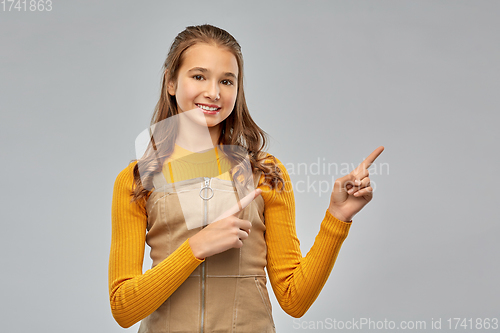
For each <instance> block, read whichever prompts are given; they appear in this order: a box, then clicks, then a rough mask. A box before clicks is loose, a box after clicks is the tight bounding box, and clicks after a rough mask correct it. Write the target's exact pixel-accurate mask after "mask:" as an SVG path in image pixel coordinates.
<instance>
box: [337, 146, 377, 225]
mask: <svg viewBox="0 0 500 333" xmlns="http://www.w3.org/2000/svg"><path fill="white" fill-rule="evenodd" d="M383 151H384V147H383V146H380V147H378V148H377V149H375V150H374V151H373V152H372V153H371V154H370V155H369V156H368V157H367V158H366V159H365V160H364V161H363V162H361V164H360V165H358V167H357V168H356V169H354V170H353V171H352V172H351V173H350V174H348V175H346V176H344V177H342V178H339V179H337V180H335V184H334V186H333V191H332V195H331V197H330V206H329V207H328V210H329V211H330V213H331V214H332V215H333V216H335V217H336V218H337V219H339V220H341V221H346V222H347V221H351V220H352V217H353V216H354V215H356V214H357V213H358V212H359V211H360V210H361V209H362V208H363V207H364V206H365V205H366V204H367V203H368V202H370V200H371V199H372V197H373V189H372V187H371V186H370V178H368V175H369V172H368V168H369V167H370V165H372V163H373V162H374V161H375V159H376V158H377V157H378V156H379V155H380V154H381V153H382V152H383Z"/></svg>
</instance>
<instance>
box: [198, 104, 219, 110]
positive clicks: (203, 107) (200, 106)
mask: <svg viewBox="0 0 500 333" xmlns="http://www.w3.org/2000/svg"><path fill="white" fill-rule="evenodd" d="M196 105H197V106H198V107H199V108H200V109H203V110H207V111H217V109H218V108H211V107H209V106H205V105H201V104H196Z"/></svg>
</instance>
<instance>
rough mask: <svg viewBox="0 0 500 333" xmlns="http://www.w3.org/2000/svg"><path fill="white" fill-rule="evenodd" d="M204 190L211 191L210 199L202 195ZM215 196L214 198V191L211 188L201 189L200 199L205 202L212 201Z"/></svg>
mask: <svg viewBox="0 0 500 333" xmlns="http://www.w3.org/2000/svg"><path fill="white" fill-rule="evenodd" d="M203 190H210V191H211V193H210V196H209V197H205V196H203V194H202V193H201V191H203ZM213 196H214V190H213V189H212V188H211V187H202V188H201V189H200V197H201V198H202V199H203V200H210V199H212V197H213Z"/></svg>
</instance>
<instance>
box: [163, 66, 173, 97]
mask: <svg viewBox="0 0 500 333" xmlns="http://www.w3.org/2000/svg"><path fill="white" fill-rule="evenodd" d="M167 71H168V70H167ZM167 71H165V81H167ZM167 92H168V94H169V95H171V96H175V84H174V82H172V81H168V82H167Z"/></svg>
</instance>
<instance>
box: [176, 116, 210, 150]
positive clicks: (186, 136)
mask: <svg viewBox="0 0 500 333" xmlns="http://www.w3.org/2000/svg"><path fill="white" fill-rule="evenodd" d="M219 135H220V127H219V125H216V126H214V127H207V126H206V125H203V124H199V123H197V122H194V121H191V120H190V119H188V118H187V117H186V118H183V117H181V118H180V122H179V134H178V135H177V139H176V141H175V143H176V144H177V145H179V146H181V147H182V148H184V149H187V150H189V151H192V152H201V151H205V150H208V149H212V148H213V147H215V146H217V143H218V141H219Z"/></svg>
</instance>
